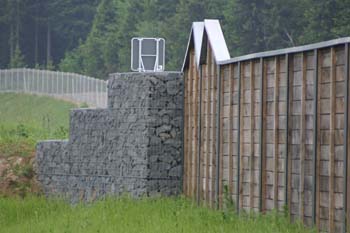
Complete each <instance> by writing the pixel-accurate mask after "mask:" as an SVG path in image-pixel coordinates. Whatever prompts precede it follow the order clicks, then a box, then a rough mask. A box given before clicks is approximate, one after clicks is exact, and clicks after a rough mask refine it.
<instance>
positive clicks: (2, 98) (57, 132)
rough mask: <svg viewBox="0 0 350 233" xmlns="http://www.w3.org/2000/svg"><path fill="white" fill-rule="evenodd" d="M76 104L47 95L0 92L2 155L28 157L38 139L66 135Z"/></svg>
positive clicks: (0, 153)
mask: <svg viewBox="0 0 350 233" xmlns="http://www.w3.org/2000/svg"><path fill="white" fill-rule="evenodd" d="M74 107H76V105H74V104H72V103H68V102H64V101H59V100H55V99H53V98H48V97H41V96H34V95H25V94H13V93H6V94H0V156H2V157H6V156H22V157H26V156H28V155H30V154H32V153H33V151H34V150H35V144H36V143H37V142H38V141H39V140H46V139H64V138H67V137H68V125H69V110H70V109H71V108H74Z"/></svg>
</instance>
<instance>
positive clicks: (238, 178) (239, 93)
mask: <svg viewBox="0 0 350 233" xmlns="http://www.w3.org/2000/svg"><path fill="white" fill-rule="evenodd" d="M237 69H238V111H237V112H238V113H237V114H238V116H237V117H238V122H237V186H236V187H237V190H236V193H237V196H236V207H237V213H239V210H240V206H241V204H242V202H241V201H240V198H241V196H242V195H240V194H241V193H240V192H241V179H240V174H241V117H242V116H241V104H242V100H241V87H242V84H241V80H242V76H241V62H238V64H237Z"/></svg>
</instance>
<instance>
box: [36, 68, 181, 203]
mask: <svg viewBox="0 0 350 233" xmlns="http://www.w3.org/2000/svg"><path fill="white" fill-rule="evenodd" d="M182 85H183V78H182V75H181V74H180V73H176V72H162V73H123V74H112V75H110V79H109V82H108V108H107V109H74V110H72V111H71V114H70V118H71V120H70V139H69V140H68V141H67V140H65V141H43V142H40V143H38V145H37V155H36V166H35V169H36V173H37V178H38V181H39V182H40V183H41V185H42V187H43V190H44V192H45V193H46V194H47V195H60V196H62V197H66V198H69V199H70V200H71V202H77V201H79V200H86V201H87V200H92V199H94V198H99V197H102V196H104V195H111V194H113V195H120V194H122V193H124V192H128V193H130V194H131V196H143V195H156V194H157V195H158V194H163V195H173V194H178V193H180V190H181V176H182V141H181V135H182V133H181V125H182V120H183V119H182V111H183V107H182V102H183V101H182V99H183V93H182V92H183V89H182ZM179 103H181V104H179Z"/></svg>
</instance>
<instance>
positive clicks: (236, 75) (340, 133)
mask: <svg viewBox="0 0 350 233" xmlns="http://www.w3.org/2000/svg"><path fill="white" fill-rule="evenodd" d="M346 49H348V45H347V44H335V45H328V46H326V47H312V49H311V48H310V49H307V48H306V49H305V50H302V51H298V52H291V53H288V54H283V52H281V53H279V54H276V55H271V56H266V57H263V56H262V57H258V56H257V57H253V58H251V59H249V58H246V59H245V60H244V59H242V60H237V61H233V62H232V63H227V64H222V65H220V64H219V65H218V64H216V62H215V56H214V54H213V52H212V50H211V46H210V45H209V44H207V49H206V56H205V57H206V61H205V63H204V64H201V65H200V66H199V67H197V64H196V61H195V54H194V50H193V49H192V51H190V58H189V68H188V69H186V70H185V71H184V72H185V97H184V98H185V99H184V103H185V110H184V117H185V122H184V127H185V129H184V134H185V135H184V144H185V145H184V180H183V189H184V190H183V191H184V194H185V195H187V196H189V197H191V198H196V199H197V200H198V201H199V202H201V203H206V204H207V205H208V206H211V207H215V206H216V207H221V208H228V207H232V205H231V204H232V203H233V204H234V206H236V210H237V211H238V212H239V211H241V210H246V211H269V210H272V209H277V210H279V211H283V209H284V206H285V204H287V207H288V209H289V213H290V217H291V219H292V220H300V221H302V222H303V223H304V224H306V225H307V226H313V225H316V227H317V228H318V229H319V230H320V231H322V232H345V231H344V230H345V221H346V220H347V218H348V217H345V215H346V216H349V211H348V210H349V205H350V204H349V195H348V191H349V189H350V188H349V186H350V185H348V183H349V176H350V175H349V173H348V172H347V168H348V167H349V166H348V164H346V163H349V160H348V151H347V150H349V149H348V146H347V144H348V140H349V137H348V135H347V134H348V129H347V127H348V122H349V119H346V116H347V118H348V116H349V115H348V114H345V113H346V111H349V107H348V106H347V103H348V100H347V99H346V97H347V98H348V91H349V90H348V89H349V87H348V86H347V85H349V82H348V79H349V77H348V76H349V71H348V69H349V64H348V63H349V59H348V58H347V56H348V51H346ZM345 132H347V134H345ZM344 148H345V149H347V150H345V149H344ZM344 176H345V177H344ZM344 204H345V205H346V206H345V207H346V208H344Z"/></svg>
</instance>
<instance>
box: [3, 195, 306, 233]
mask: <svg viewBox="0 0 350 233" xmlns="http://www.w3.org/2000/svg"><path fill="white" fill-rule="evenodd" d="M0 232H8V233H12V232H14V233H20V232H26V233H27V232H28V233H31V232H33V233H34V232H35V233H37V232H45V233H46V232H52V233H54V232H66V233H68V232H72V233H73V232H74V233H80V232H81V233H89V232H106V233H108V232H122V233H131V232H133V233H142V232H145V233H148V232H149V233H166V232H169V233H171V232H174V233H175V232H186V233H190V232H195V233H198V232H201V233H205V232H208V233H209V232H210V233H214V232H237V233H271V232H281V233H283V232H286V233H287V232H288V233H308V232H313V231H311V230H308V229H305V228H304V227H303V226H302V225H301V224H290V223H289V221H288V220H287V219H286V218H285V217H283V216H280V215H277V214H276V213H270V214H266V215H255V216H254V215H250V216H249V215H245V216H237V215H235V214H232V213H224V212H221V211H214V210H210V209H208V208H204V207H203V208H201V207H200V208H199V207H196V206H195V205H194V204H193V203H192V202H190V201H188V200H186V199H184V198H158V199H150V198H142V199H139V200H132V199H129V198H127V197H122V198H118V199H116V198H108V199H106V200H101V201H97V202H95V203H93V204H78V205H75V206H70V205H69V204H67V203H65V202H63V201H60V200H45V199H43V198H40V197H29V198H25V199H14V198H3V199H0Z"/></svg>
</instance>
